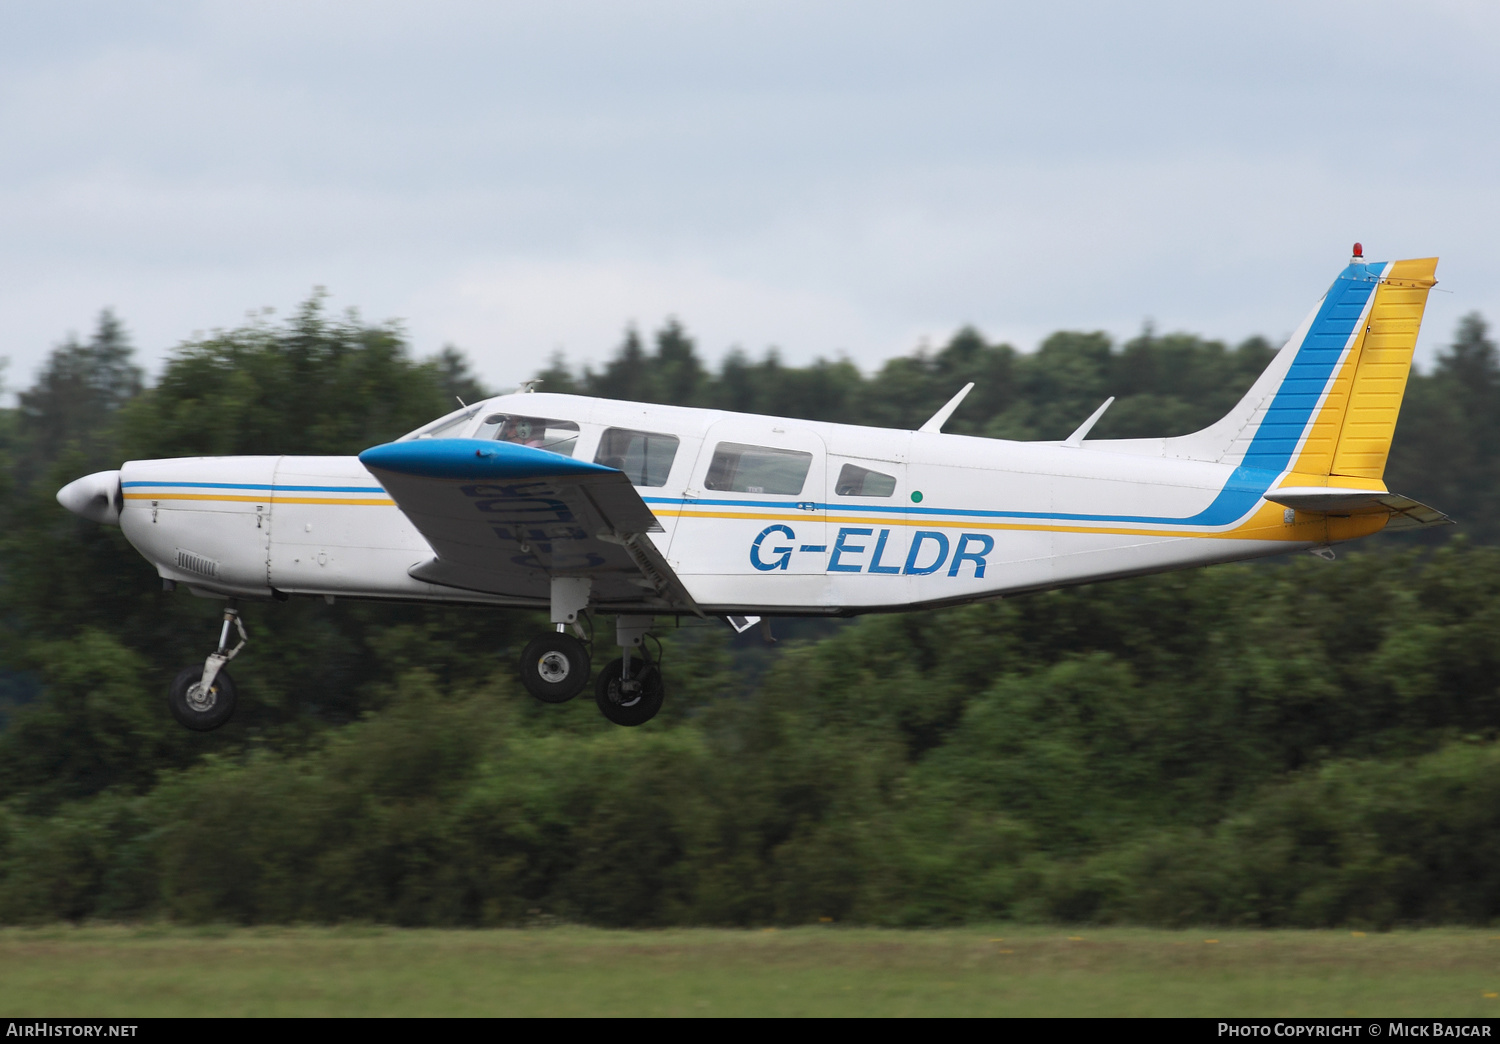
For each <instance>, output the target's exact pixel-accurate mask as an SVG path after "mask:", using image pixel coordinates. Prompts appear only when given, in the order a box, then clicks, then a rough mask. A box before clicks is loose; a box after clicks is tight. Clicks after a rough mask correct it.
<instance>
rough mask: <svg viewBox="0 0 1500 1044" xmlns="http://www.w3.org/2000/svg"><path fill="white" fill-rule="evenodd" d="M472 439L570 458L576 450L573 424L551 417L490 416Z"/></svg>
mask: <svg viewBox="0 0 1500 1044" xmlns="http://www.w3.org/2000/svg"><path fill="white" fill-rule="evenodd" d="M474 437H475V438H476V439H495V440H496V441H498V442H514V443H515V444H516V445H518V446H531V447H533V448H534V449H544V450H549V451H551V452H553V453H561V454H562V455H563V456H565V457H571V456H572V455H573V450H574V449H575V448H577V446H578V425H577V424H576V423H574V422H573V421H567V420H556V419H555V418H551V417H522V416H518V415H516V414H514V413H493V414H491V415H490V416H488V417H486V418H485V419H484V423H483V424H481V425H480V426H479V430H478V431H476V432H475V433H474Z"/></svg>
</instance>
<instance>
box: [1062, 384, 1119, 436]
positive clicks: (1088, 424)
mask: <svg viewBox="0 0 1500 1044" xmlns="http://www.w3.org/2000/svg"><path fill="white" fill-rule="evenodd" d="M1114 401H1115V397H1114V396H1113V395H1111V396H1110V397H1109V398H1107V399H1105V400H1104V405H1103V406H1100V407H1099V408H1098V409H1097V410H1095V411H1094V412H1093V413H1091V414H1089V419H1088V420H1086V421H1084V422H1083V423H1082V424H1080V425H1078V430H1077V431H1075V432H1074V433H1073V434H1071V435H1069V436H1068V437H1067V438H1065V439H1063V445H1064V446H1072V447H1073V448H1074V449H1077V448H1078V447H1079V446H1082V445H1083V440H1084V439H1085V438H1086V437H1087V436H1088V433H1089V432H1090V431H1092V430H1093V428H1094V425H1095V424H1098V423H1099V418H1100V417H1102V416H1104V411H1105V410H1107V409H1109V404H1110V403H1112V402H1114Z"/></svg>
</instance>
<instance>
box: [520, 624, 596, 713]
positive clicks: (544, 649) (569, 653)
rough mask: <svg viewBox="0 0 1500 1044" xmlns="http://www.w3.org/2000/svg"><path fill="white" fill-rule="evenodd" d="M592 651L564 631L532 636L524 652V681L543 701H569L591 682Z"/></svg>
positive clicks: (522, 669) (528, 688) (530, 690)
mask: <svg viewBox="0 0 1500 1044" xmlns="http://www.w3.org/2000/svg"><path fill="white" fill-rule="evenodd" d="M589 666H590V664H589V651H588V649H587V648H586V647H585V646H584V644H583V643H582V642H580V641H579V640H578V639H577V638H575V637H573V636H572V635H571V634H568V633H566V632H563V631H554V632H552V633H550V634H543V635H539V636H538V637H536V638H533V639H532V640H531V642H530V643H529V644H528V645H527V646H526V649H525V651H524V652H522V653H521V684H522V685H525V686H526V691H527V692H529V693H531V695H533V696H535V697H536V698H537V699H539V700H541V701H542V702H543V703H567V702H568V701H569V700H571V699H572V698H573V697H574V696H577V695H578V694H579V693H580V692H582V691H583V688H584V686H585V685H587V684H588V683H589Z"/></svg>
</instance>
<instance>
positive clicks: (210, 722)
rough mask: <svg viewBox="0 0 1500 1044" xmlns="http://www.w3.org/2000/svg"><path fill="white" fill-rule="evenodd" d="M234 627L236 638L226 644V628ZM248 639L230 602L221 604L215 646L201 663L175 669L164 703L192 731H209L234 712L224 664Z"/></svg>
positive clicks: (227, 629)
mask: <svg viewBox="0 0 1500 1044" xmlns="http://www.w3.org/2000/svg"><path fill="white" fill-rule="evenodd" d="M231 625H232V626H234V627H236V628H238V630H239V632H240V642H239V644H238V645H236V646H235V647H234V648H233V649H231V648H229V628H230V627H231ZM249 640H250V638H249V636H248V635H246V634H245V623H244V621H243V620H241V619H240V611H239V610H238V609H237V608H235V605H234V603H233V602H231V603H229V605H227V606H225V607H224V626H223V627H221V628H220V629H219V648H218V649H217V650H216V651H215V652H211V653H209V654H208V659H206V660H204V661H203V666H201V667H199V666H197V665H191V666H188V667H184V668H183V669H182V670H180V671H178V672H177V677H176V678H174V679H172V684H171V685H170V686H169V687H168V689H167V707H168V709H170V710H171V712H172V717H174V718H176V719H177V721H178V723H179V724H180V725H183V726H185V727H187V728H189V729H192V730H193V731H194V732H212V731H213V730H214V729H216V728H218V727H219V726H220V725H223V724H224V723H225V722H226V721H228V720H229V719H230V717H231V716H232V715H233V714H234V703H235V693H234V682H233V681H232V680H231V679H230V677H229V672H228V671H226V670H224V665H225V664H226V663H228V662H229V661H230V660H232V659H234V658H235V657H236V656H238V655H239V653H240V650H241V649H243V648H244V647H245V643H246V642H248V641H249Z"/></svg>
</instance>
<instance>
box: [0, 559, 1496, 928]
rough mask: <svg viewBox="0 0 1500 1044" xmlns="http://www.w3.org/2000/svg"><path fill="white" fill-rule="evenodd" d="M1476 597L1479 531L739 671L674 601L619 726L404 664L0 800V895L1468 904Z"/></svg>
mask: <svg viewBox="0 0 1500 1044" xmlns="http://www.w3.org/2000/svg"><path fill="white" fill-rule="evenodd" d="M1497 623H1500V551H1496V550H1493V549H1469V548H1463V547H1450V548H1448V549H1445V550H1443V551H1440V552H1438V553H1437V554H1436V555H1435V556H1433V557H1432V558H1430V559H1428V560H1427V561H1425V562H1423V561H1419V560H1418V559H1416V558H1413V557H1410V556H1405V555H1383V556H1368V557H1364V558H1356V559H1352V560H1350V561H1348V562H1345V563H1342V564H1336V565H1329V564H1325V563H1321V562H1318V561H1315V560H1312V559H1309V560H1308V561H1306V562H1298V563H1293V564H1291V565H1289V566H1288V567H1287V568H1285V569H1280V570H1267V569H1252V568H1244V567H1230V568H1220V569H1214V570H1204V571H1199V572H1193V573H1186V574H1181V575H1177V576H1169V577H1163V578H1155V579H1149V580H1142V581H1135V582H1131V583H1120V584H1114V585H1101V586H1099V587H1097V588H1094V589H1080V590H1074V591H1066V592H1057V593H1053V594H1047V595H1040V596H1035V597H1029V598H1025V599H1017V600H1015V601H1013V602H1003V603H999V604H995V605H983V606H973V607H967V608H963V609H958V610H953V611H949V612H943V613H929V614H919V615H913V616H909V617H883V618H870V619H867V620H865V621H862V622H860V623H858V624H856V625H853V626H850V627H846V628H844V629H842V630H841V631H840V632H839V633H838V634H836V635H834V636H832V637H830V638H827V639H824V640H823V641H820V642H817V643H810V644H805V645H801V646H799V647H797V648H793V649H790V650H788V651H786V652H785V653H784V654H783V655H782V656H780V657H779V658H777V660H776V662H775V663H774V665H772V666H771V667H770V669H769V671H768V672H767V673H766V674H765V675H764V676H763V677H762V678H761V679H760V680H759V682H758V683H756V684H754V685H746V684H744V683H743V682H742V681H741V680H740V679H741V678H742V677H743V675H742V674H741V672H739V671H737V670H734V669H732V660H731V656H732V650H731V649H730V648H729V647H728V640H727V633H726V632H725V631H724V630H710V629H706V628H697V629H684V630H683V631H680V632H676V633H672V634H668V636H667V639H666V646H667V650H666V659H665V671H666V674H667V677H668V679H669V682H670V684H671V686H672V693H673V697H674V702H673V704H672V713H671V715H670V716H669V717H667V718H666V720H663V721H659V722H658V723H653V725H652V726H650V727H647V728H643V729H638V730H623V729H618V728H614V727H612V726H610V725H608V724H607V723H605V722H603V721H602V719H601V718H600V717H599V715H598V714H597V712H596V711H595V709H594V708H593V707H592V706H591V705H589V703H588V701H586V700H579V701H575V702H574V703H571V704H568V705H565V706H561V707H548V706H542V705H540V704H537V703H536V702H535V701H532V700H530V699H529V698H528V697H526V696H525V695H523V694H522V693H521V691H520V689H519V686H518V685H516V684H514V683H513V682H512V681H511V680H510V679H509V678H508V677H507V676H506V674H507V673H508V672H505V671H504V670H503V669H502V670H500V671H497V672H496V674H497V676H496V677H495V678H493V679H491V680H489V681H487V682H485V683H482V684H474V685H457V686H455V685H444V684H441V683H439V682H438V681H437V680H436V679H435V678H434V677H433V676H432V675H431V674H430V673H428V672H427V671H424V670H421V669H414V670H410V671H407V672H405V673H404V674H402V675H400V676H399V677H398V678H396V679H394V680H392V681H391V682H389V683H388V684H387V685H386V686H385V689H386V691H385V692H384V693H382V695H381V698H380V701H379V702H380V703H381V704H382V709H380V710H379V711H377V712H374V713H372V714H370V715H368V716H366V717H365V718H363V719H362V720H361V721H359V722H357V723H354V724H351V725H348V726H345V727H342V728H339V729H334V730H329V731H327V732H325V733H323V734H322V735H321V736H320V737H319V739H318V740H317V741H316V742H309V743H305V744H296V745H287V746H283V747H282V748H281V749H279V750H278V749H271V748H270V747H269V746H267V745H251V746H250V748H249V749H247V750H245V751H243V752H242V753H239V754H237V755H234V756H219V757H213V758H208V759H205V760H203V761H201V762H200V763H198V764H196V765H194V766H192V767H188V768H185V769H179V770H174V771H165V772H162V773H161V774H159V775H158V777H157V779H156V780H155V782H154V784H153V785H149V786H147V785H140V784H137V785H126V784H119V785H116V786H113V787H110V788H108V789H107V790H104V791H102V792H100V793H98V794H96V795H94V796H93V797H91V798H88V799H84V800H75V801H68V802H64V803H62V804H60V805H57V806H55V807H53V808H52V810H51V811H50V814H42V813H41V812H40V811H38V812H36V813H31V814H28V813H27V812H26V811H25V809H24V807H23V806H22V805H21V804H20V803H18V802H12V803H11V804H10V805H9V806H8V810H7V812H6V813H5V814H4V815H3V816H0V921H6V922H24V921H39V920H51V919H56V918H122V917H147V916H160V915H166V916H170V917H173V918H178V919H183V920H189V921H234V922H243V923H262V922H287V921H336V920H342V919H369V920H376V921H383V922H392V923H399V924H410V925H434V924H435V925H497V924H516V923H527V922H534V921H537V920H539V919H543V918H556V919H566V920H578V921H587V922H590V923H596V924H605V925H620V926H641V925H667V924H685V923H686V924H727V925H755V924H781V923H803V922H816V921H818V920H820V919H821V918H825V917H827V918H833V919H834V920H836V921H839V922H857V923H872V924H888V925H914V924H949V923H959V922H965V921H974V920H994V919H1004V918H1021V919H1028V920H1067V921H1094V922H1097V921H1126V922H1137V923H1150V924H1167V925H1180V924H1187V923H1202V922H1207V923H1234V924H1245V925H1261V926H1273V925H1303V926H1318V925H1337V924H1351V925H1355V926H1375V927H1383V926H1390V925H1394V924H1409V923H1424V922H1452V921H1459V922H1466V923H1480V924H1484V923H1489V922H1490V921H1491V920H1492V919H1493V918H1495V917H1496V916H1500V860H1497V859H1496V858H1495V856H1496V854H1497V852H1496V849H1497V847H1500V800H1497V799H1500V745H1497V744H1496V726H1497V723H1500V690H1497V678H1500V672H1497V670H1496V668H1497V666H1500V664H1497V658H1500V629H1497V627H1496V624H1497ZM84 652H87V650H84ZM70 696H71V698H74V699H79V700H80V701H82V700H85V699H86V697H84V696H82V694H70ZM153 702H155V701H153Z"/></svg>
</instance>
